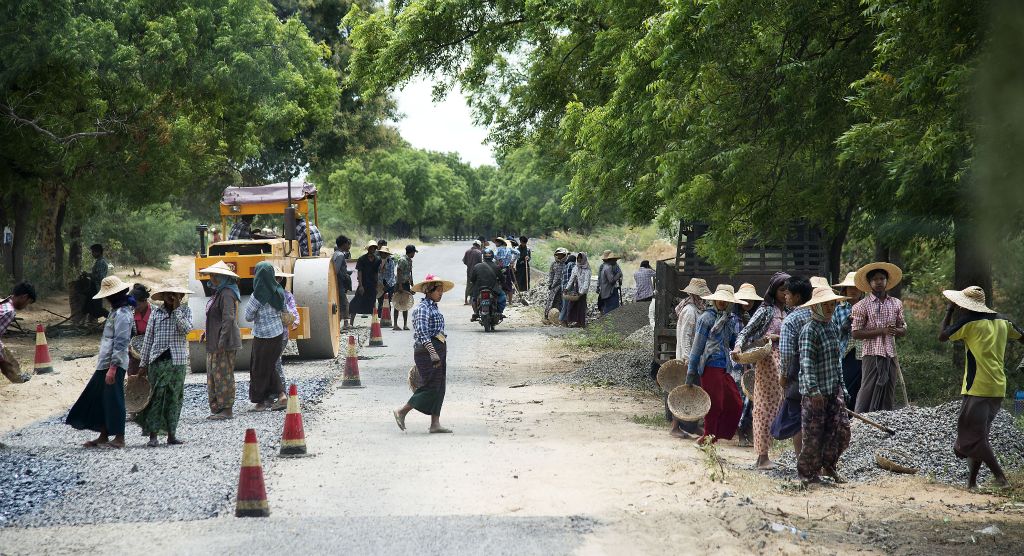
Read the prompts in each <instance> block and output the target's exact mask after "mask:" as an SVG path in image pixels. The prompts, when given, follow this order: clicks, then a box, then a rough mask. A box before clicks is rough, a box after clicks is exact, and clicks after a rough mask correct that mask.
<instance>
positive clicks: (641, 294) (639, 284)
mask: <svg viewBox="0 0 1024 556" xmlns="http://www.w3.org/2000/svg"><path fill="white" fill-rule="evenodd" d="M654 274H655V273H654V270H653V269H650V268H641V269H639V270H637V271H636V272H634V273H633V281H634V282H636V299H647V298H648V297H654Z"/></svg>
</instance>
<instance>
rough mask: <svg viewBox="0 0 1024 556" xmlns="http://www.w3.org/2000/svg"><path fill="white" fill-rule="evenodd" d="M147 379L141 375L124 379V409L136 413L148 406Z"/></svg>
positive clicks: (148, 389)
mask: <svg viewBox="0 0 1024 556" xmlns="http://www.w3.org/2000/svg"><path fill="white" fill-rule="evenodd" d="M149 394H150V386H149V379H148V378H146V377H144V376H142V375H131V376H128V377H125V379H124V409H125V411H127V412H128V413H138V412H140V411H142V410H143V409H146V406H147V405H149Z"/></svg>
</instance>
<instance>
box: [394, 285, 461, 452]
mask: <svg viewBox="0 0 1024 556" xmlns="http://www.w3.org/2000/svg"><path fill="white" fill-rule="evenodd" d="M454 287H455V284H454V283H453V282H449V281H448V280H442V279H440V278H438V277H437V276H434V275H433V274H428V275H427V276H426V278H424V279H423V281H422V282H420V283H419V284H416V285H414V286H413V287H412V291H414V292H418V293H422V294H423V295H424V298H423V300H422V301H420V303H419V305H417V306H416V308H415V309H413V310H412V336H413V345H414V351H413V361H414V362H415V364H416V370H417V372H418V373H419V380H418V382H417V383H416V384H415V386H416V390H415V392H414V393H413V395H412V397H411V398H409V401H408V402H406V404H405V405H403V406H402V407H400V408H398V409H396V410H394V411H393V412H392V413H393V414H394V416H395V422H396V423H398V428H399V429H401V430H403V431H404V430H405V416H406V415H408V414H409V412H410V411H412V410H413V409H415V410H417V411H419V412H420V413H423V414H424V415H429V416H430V429H429V430H430V432H432V433H450V432H452V431H451V429H448V428H445V427H443V426H441V405H442V404H444V394H445V385H446V383H447V360H448V337H447V336H446V335H445V329H444V315H442V314H441V310H440V309H439V308H438V306H437V304H438V302H440V301H441V297H442V296H443V295H444V293H445V292H447V291H449V290H451V289H452V288H454ZM410 382H413V380H412V378H410Z"/></svg>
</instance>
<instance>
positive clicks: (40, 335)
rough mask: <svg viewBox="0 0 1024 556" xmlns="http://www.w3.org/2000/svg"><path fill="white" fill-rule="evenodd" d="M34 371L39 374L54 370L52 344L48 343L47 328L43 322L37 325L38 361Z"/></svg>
mask: <svg viewBox="0 0 1024 556" xmlns="http://www.w3.org/2000/svg"><path fill="white" fill-rule="evenodd" d="M33 372H34V373H35V374H37V375H45V374H48V373H52V372H53V362H52V361H50V346H48V345H47V344H46V329H45V328H43V325H41V324H39V325H36V363H35V369H34V371H33Z"/></svg>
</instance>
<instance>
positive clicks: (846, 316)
mask: <svg viewBox="0 0 1024 556" xmlns="http://www.w3.org/2000/svg"><path fill="white" fill-rule="evenodd" d="M852 313H853V305H850V304H849V303H848V302H846V301H841V302H839V304H837V305H836V311H835V312H834V313H832V322H833V323H834V324H835V325H836V327H837V328H838V329H839V357H840V358H842V357H846V348H847V347H848V346H849V345H850V338H851V332H850V315H851V314H852Z"/></svg>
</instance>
